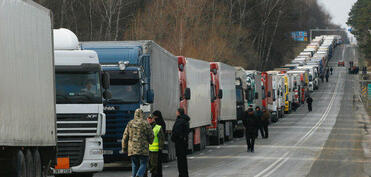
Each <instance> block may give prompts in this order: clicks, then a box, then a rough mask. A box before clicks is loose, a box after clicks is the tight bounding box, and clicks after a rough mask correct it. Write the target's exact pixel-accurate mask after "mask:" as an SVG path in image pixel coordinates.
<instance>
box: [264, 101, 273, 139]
mask: <svg viewBox="0 0 371 177" xmlns="http://www.w3.org/2000/svg"><path fill="white" fill-rule="evenodd" d="M270 118H271V113H269V111H268V110H267V109H266V108H265V107H263V116H262V121H263V129H264V138H268V125H269V119H270Z"/></svg>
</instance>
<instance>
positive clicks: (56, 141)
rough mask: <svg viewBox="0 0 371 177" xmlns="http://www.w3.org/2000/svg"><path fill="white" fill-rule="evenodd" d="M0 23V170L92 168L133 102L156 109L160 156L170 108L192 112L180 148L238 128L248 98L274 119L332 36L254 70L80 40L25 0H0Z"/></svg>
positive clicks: (294, 97)
mask: <svg viewBox="0 0 371 177" xmlns="http://www.w3.org/2000/svg"><path fill="white" fill-rule="evenodd" d="M20 12H22V13H20ZM10 16H12V17H14V19H12V20H10V18H8V17H10ZM15 19H18V20H15ZM0 23H1V25H0V38H1V39H2V40H0V44H1V46H4V47H2V49H1V52H0V59H1V61H2V65H1V66H0V67H1V70H0V73H1V74H2V76H3V77H1V82H2V86H1V89H0V97H1V98H3V100H7V102H8V103H9V104H6V105H5V104H3V105H0V114H1V119H0V126H1V128H0V162H1V164H4V165H0V174H1V176H5V175H9V174H10V175H9V176H26V177H34V176H37V177H40V176H45V175H46V174H48V173H53V174H54V175H56V176H57V175H64V174H74V173H79V174H80V176H92V174H93V173H96V172H99V171H102V170H103V166H104V163H110V162H116V161H122V160H128V157H127V154H125V153H123V152H122V151H121V139H122V134H123V132H124V130H125V128H126V125H127V124H128V122H129V121H130V120H132V119H133V116H134V111H135V110H136V109H138V108H141V109H142V110H144V111H145V112H146V113H147V114H149V113H151V112H153V111H154V110H160V111H161V112H162V116H163V118H164V120H165V122H166V124H167V130H166V132H165V134H166V143H165V150H164V151H163V153H164V158H165V159H167V160H169V161H170V160H174V159H175V158H176V157H175V147H174V144H173V143H172V142H171V141H170V137H171V129H172V126H173V124H174V122H175V119H176V115H175V111H176V109H177V108H179V107H181V108H184V109H185V111H186V113H187V114H188V115H189V116H190V117H191V121H190V128H191V132H190V134H189V138H188V139H189V143H188V149H189V152H193V151H196V150H200V149H205V147H206V145H219V144H223V143H224V142H225V141H229V140H231V139H233V138H234V137H240V136H243V131H244V128H243V126H242V120H243V118H244V112H245V111H246V110H247V109H248V108H249V107H250V106H251V107H256V106H260V107H262V106H263V107H266V108H267V109H268V110H269V111H270V113H271V121H272V122H277V121H278V120H279V119H280V118H282V117H284V115H285V114H288V113H290V112H291V111H293V110H296V109H297V108H298V107H299V106H300V105H301V104H303V103H304V102H305V98H306V96H308V95H309V94H310V93H311V92H313V91H314V90H316V89H318V88H319V85H320V80H319V77H320V76H321V75H323V74H324V72H325V69H326V66H327V62H328V60H329V59H330V58H331V56H332V52H333V51H334V48H335V47H336V45H338V44H339V42H340V41H341V39H340V36H334V35H326V36H317V37H316V38H315V39H314V40H312V42H311V43H310V44H309V45H308V46H307V48H306V49H305V50H304V51H303V52H302V53H300V55H299V56H298V57H297V58H295V59H294V60H292V61H291V63H290V64H286V65H284V66H282V67H280V68H276V69H274V70H271V71H264V72H261V71H256V70H245V69H244V68H242V67H234V66H230V65H228V64H225V63H221V62H206V61H204V60H200V59H194V58H188V57H183V56H175V55H173V54H171V53H170V52H168V51H167V50H166V49H164V48H162V47H161V46H159V45H158V44H156V43H155V42H154V41H96V42H92V41H90V42H79V40H78V38H77V36H76V35H75V34H74V33H73V32H72V31H70V30H68V29H56V30H52V18H51V15H50V11H49V10H47V9H44V8H43V7H40V6H39V5H38V4H36V3H33V2H32V1H23V0H4V1H2V3H0ZM25 25H26V26H27V28H24V26H25ZM10 162H11V163H10Z"/></svg>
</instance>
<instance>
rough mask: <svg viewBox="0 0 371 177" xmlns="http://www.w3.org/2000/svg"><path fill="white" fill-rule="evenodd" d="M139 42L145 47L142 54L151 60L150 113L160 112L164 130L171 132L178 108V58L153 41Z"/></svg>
mask: <svg viewBox="0 0 371 177" xmlns="http://www.w3.org/2000/svg"><path fill="white" fill-rule="evenodd" d="M139 42H141V43H142V44H143V46H145V49H144V53H145V54H149V55H150V60H151V61H150V65H151V66H150V68H151V69H150V72H151V88H152V89H153V92H154V102H153V104H152V108H151V111H154V110H160V111H161V113H162V116H163V118H164V120H165V122H166V129H167V130H172V128H173V125H174V123H175V120H176V110H177V109H178V108H179V95H180V91H179V75H178V58H177V57H176V56H174V55H173V54H171V53H170V52H168V51H167V50H165V49H164V48H162V47H161V46H159V45H158V44H156V43H155V42H154V41H139ZM191 118H192V117H191Z"/></svg>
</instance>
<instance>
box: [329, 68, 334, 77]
mask: <svg viewBox="0 0 371 177" xmlns="http://www.w3.org/2000/svg"><path fill="white" fill-rule="evenodd" d="M332 71H334V69H333V68H332V67H331V68H330V72H331V75H332Z"/></svg>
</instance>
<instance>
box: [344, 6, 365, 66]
mask: <svg viewBox="0 0 371 177" xmlns="http://www.w3.org/2000/svg"><path fill="white" fill-rule="evenodd" d="M347 24H348V25H349V26H351V27H352V28H353V30H352V33H353V34H354V36H355V37H356V38H357V42H358V46H359V48H360V49H361V51H362V53H363V54H364V55H365V57H366V59H367V60H368V61H369V62H368V63H370V64H371V62H370V61H371V1H370V0H358V1H357V2H356V3H355V4H354V5H353V8H352V10H351V11H350V13H349V19H348V23H347Z"/></svg>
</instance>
